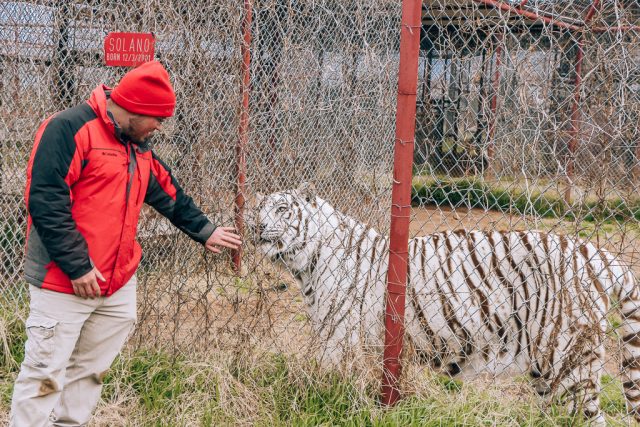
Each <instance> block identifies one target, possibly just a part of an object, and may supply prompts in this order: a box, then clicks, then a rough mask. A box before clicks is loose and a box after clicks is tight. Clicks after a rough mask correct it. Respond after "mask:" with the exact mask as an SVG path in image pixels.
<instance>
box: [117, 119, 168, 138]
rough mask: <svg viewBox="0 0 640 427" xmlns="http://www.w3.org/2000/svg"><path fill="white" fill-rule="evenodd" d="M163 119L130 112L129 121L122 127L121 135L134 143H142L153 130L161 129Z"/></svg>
mask: <svg viewBox="0 0 640 427" xmlns="http://www.w3.org/2000/svg"><path fill="white" fill-rule="evenodd" d="M164 120H165V117H152V116H142V115H139V114H131V116H130V117H129V123H128V124H127V125H126V126H123V127H122V133H123V136H125V137H127V138H128V139H129V140H131V142H133V143H135V144H141V143H144V142H145V141H146V140H148V139H149V138H150V137H151V135H153V133H154V132H155V131H157V130H160V129H162V122H164Z"/></svg>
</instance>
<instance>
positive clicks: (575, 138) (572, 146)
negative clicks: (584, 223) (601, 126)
mask: <svg viewBox="0 0 640 427" xmlns="http://www.w3.org/2000/svg"><path fill="white" fill-rule="evenodd" d="M599 3H600V0H594V1H593V3H592V4H591V7H590V8H589V11H588V12H587V16H586V17H585V19H584V22H585V25H586V24H588V23H589V21H591V19H592V18H593V16H594V15H595V13H596V11H597V9H598V7H599V6H600V4H599ZM576 49H577V51H576V62H575V81H574V89H573V105H572V106H571V129H570V131H569V134H570V139H569V147H568V148H569V158H568V160H567V188H566V189H565V192H564V199H565V201H566V202H567V204H570V203H571V190H572V188H573V182H572V178H573V175H574V169H575V155H576V151H577V149H578V142H579V139H580V113H581V110H580V91H581V90H582V63H583V61H584V33H583V32H581V33H580V34H578V40H577V42H576Z"/></svg>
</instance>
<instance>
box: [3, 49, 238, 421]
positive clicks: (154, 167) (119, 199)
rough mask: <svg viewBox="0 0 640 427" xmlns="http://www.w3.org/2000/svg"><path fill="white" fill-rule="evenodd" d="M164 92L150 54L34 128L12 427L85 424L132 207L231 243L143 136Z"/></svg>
mask: <svg viewBox="0 0 640 427" xmlns="http://www.w3.org/2000/svg"><path fill="white" fill-rule="evenodd" d="M175 99H176V98H175V94H174V92H173V88H172V86H171V83H170V81H169V75H168V73H167V71H166V70H165V69H164V68H163V67H162V65H161V64H160V63H159V62H157V61H152V62H148V63H145V64H143V65H141V66H139V67H138V68H136V69H134V70H131V71H130V72H128V73H127V74H126V75H125V76H124V77H123V78H122V80H121V81H120V83H119V84H118V85H117V86H116V88H115V89H113V90H111V89H110V88H108V87H106V86H104V85H101V86H99V87H97V88H96V89H95V90H94V91H93V92H92V94H91V97H90V98H89V100H88V101H87V102H86V103H84V104H82V105H79V106H76V107H74V108H71V109H68V110H65V111H63V112H60V113H58V114H54V115H53V116H52V117H50V118H48V119H47V120H45V121H44V123H43V124H42V125H41V126H40V129H39V130H38V132H37V133H36V137H35V145H34V147H33V151H32V153H31V158H30V160H29V164H28V167H27V187H26V192H25V200H26V203H27V210H28V214H29V216H28V221H27V249H26V259H25V277H26V280H27V282H28V283H29V284H30V294H31V301H30V313H29V317H28V318H27V320H26V329H27V342H26V345H25V359H24V362H23V363H22V366H21V369H20V374H19V375H18V378H17V380H16V383H15V388H14V392H13V400H12V403H11V417H10V423H11V425H12V426H16V427H39V426H46V425H50V424H51V422H53V425H55V426H79V425H86V423H88V421H89V419H90V417H91V414H92V412H93V410H94V408H95V406H96V404H97V402H98V399H99V398H100V392H101V389H102V380H103V378H104V376H105V374H106V372H107V370H108V369H109V367H110V366H111V363H112V362H113V360H114V358H115V357H116V355H117V354H118V353H119V352H120V350H121V348H122V346H123V345H124V342H125V341H126V338H127V336H128V334H129V332H130V331H131V329H132V327H133V324H134V322H135V319H136V283H137V282H136V276H135V271H136V268H137V267H138V264H139V262H140V257H141V249H140V245H139V244H138V243H137V242H136V240H135V235H136V229H137V223H138V218H139V215H140V209H141V208H142V204H143V203H147V204H149V205H151V206H153V207H154V208H155V209H156V210H157V211H159V212H160V213H161V214H162V215H164V216H165V217H167V218H168V219H169V220H170V221H171V222H172V223H173V224H174V225H175V226H176V227H178V228H179V229H180V230H181V231H183V232H184V233H186V234H187V235H189V237H191V238H192V239H193V240H195V241H197V242H200V243H202V244H204V245H205V247H206V248H207V249H209V250H210V251H212V252H214V253H218V252H220V247H221V246H224V247H227V248H231V249H237V248H238V247H239V245H240V244H241V240H240V236H238V235H237V234H235V233H233V228H231V227H215V226H214V225H213V224H212V223H211V222H209V220H208V219H207V218H206V217H205V216H204V214H203V213H202V212H201V211H200V210H199V209H198V208H197V207H196V206H195V204H194V203H193V200H192V199H191V198H190V197H189V196H187V195H186V194H185V193H184V192H183V191H182V189H181V188H180V186H179V185H178V183H177V181H176V180H175V179H174V178H173V176H172V175H171V171H170V169H169V168H168V167H167V166H166V165H165V164H164V163H163V162H162V161H160V159H158V158H157V157H156V156H155V154H154V153H153V152H152V151H151V150H150V149H149V147H148V145H147V143H146V142H147V139H148V138H149V137H150V136H151V134H153V133H154V132H155V131H156V130H159V129H161V128H162V122H163V120H164V119H165V118H167V117H170V116H172V115H173V110H174V107H175Z"/></svg>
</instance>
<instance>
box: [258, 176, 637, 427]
mask: <svg viewBox="0 0 640 427" xmlns="http://www.w3.org/2000/svg"><path fill="white" fill-rule="evenodd" d="M256 215H257V216H256V219H255V220H256V228H257V230H256V237H257V240H258V248H259V249H260V250H261V251H262V252H263V253H264V254H266V255H267V256H269V257H270V258H271V259H272V260H273V261H280V262H282V263H284V265H285V266H286V267H287V268H288V269H289V270H290V271H291V272H292V273H293V275H294V276H295V278H296V279H297V281H298V282H299V284H300V287H301V290H302V294H303V296H304V302H305V304H306V307H307V311H308V315H309V317H310V319H311V324H312V326H313V328H314V329H315V331H316V332H317V334H318V335H319V337H320V338H321V339H322V341H323V342H325V343H326V348H325V350H326V354H325V355H324V356H328V357H329V358H330V359H331V360H332V361H333V362H335V363H339V362H340V361H341V359H342V358H343V356H344V351H345V349H347V348H349V347H350V346H357V345H364V346H370V347H373V348H377V349H380V348H381V347H382V340H383V331H382V319H383V314H384V313H383V312H384V298H385V285H386V283H385V282H386V272H387V265H388V248H389V240H388V238H387V237H386V236H383V235H381V234H379V233H378V232H376V231H375V230H374V229H372V228H370V227H369V226H367V225H366V224H363V223H361V222H358V221H356V220H355V219H353V218H351V217H348V216H346V215H344V214H342V213H340V212H338V211H337V210H335V209H334V208H333V207H332V206H331V205H330V204H329V203H327V202H326V201H324V200H322V199H320V198H319V197H317V196H316V194H315V190H314V189H313V188H312V187H311V186H308V185H303V186H301V187H300V188H299V189H297V190H292V191H284V192H277V193H273V194H270V195H268V196H263V197H261V198H260V199H259V203H258V207H257V213H256ZM639 295H640V294H639V292H638V286H637V284H636V281H635V279H634V276H633V274H632V273H631V271H630V270H629V268H627V267H626V266H624V265H623V264H622V263H620V262H619V261H618V260H617V259H616V258H615V257H614V256H613V255H611V254H610V253H609V252H606V251H604V250H601V249H598V248H596V247H595V246H594V245H592V244H591V243H586V242H583V241H579V240H575V239H572V238H569V237H566V236H560V235H555V234H547V233H542V232H537V231H528V232H499V231H494V232H484V231H464V230H460V231H451V232H442V233H435V234H432V235H429V236H425V237H416V238H414V239H411V240H410V242H409V271H408V283H407V299H406V317H405V327H406V335H405V337H406V338H407V340H408V341H410V342H411V343H412V344H413V347H414V348H415V349H416V350H417V352H418V354H419V355H421V357H422V358H423V360H424V361H427V362H430V363H431V364H432V365H433V366H435V367H442V368H444V369H446V370H447V371H448V372H449V373H450V374H452V375H455V374H458V373H460V372H471V373H479V372H488V373H492V374H500V373H504V372H507V370H508V371H509V373H513V370H515V372H517V373H529V374H530V375H531V377H532V378H533V380H534V383H535V384H536V390H537V391H538V392H539V393H541V394H545V393H549V394H551V395H557V394H560V395H564V396H566V397H569V398H570V401H571V402H572V403H571V409H572V410H574V411H575V410H579V409H581V410H582V411H583V412H584V413H585V415H586V416H588V417H591V418H593V421H595V422H596V423H598V424H602V423H603V419H604V418H603V416H602V414H601V413H600V408H599V392H600V389H601V384H600V375H601V373H602V371H603V365H604V358H605V349H604V345H603V342H602V339H603V332H604V331H605V330H606V328H607V320H606V313H607V312H608V311H609V307H610V305H611V302H610V297H613V298H615V299H616V300H617V301H618V302H619V308H620V312H621V315H622V318H623V322H622V325H621V327H620V331H621V334H622V337H623V338H622V340H623V352H624V354H623V362H622V366H621V368H622V374H623V377H624V389H625V395H626V399H627V406H628V409H629V412H630V413H632V414H633V415H634V416H635V417H636V419H640V416H639V414H640V410H639V404H640V335H638V333H639V332H640V312H639V311H638V307H640V301H639V299H638V298H639Z"/></svg>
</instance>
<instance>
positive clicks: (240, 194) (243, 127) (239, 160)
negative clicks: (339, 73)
mask: <svg viewBox="0 0 640 427" xmlns="http://www.w3.org/2000/svg"><path fill="white" fill-rule="evenodd" d="M252 8H253V6H252V4H251V0H244V12H245V15H244V20H243V21H242V33H243V35H244V42H243V43H242V48H241V52H242V83H241V85H240V95H241V97H242V108H241V109H240V126H239V129H238V145H237V147H236V168H237V183H236V198H235V226H236V230H237V232H238V234H240V235H243V234H244V204H245V197H244V196H245V194H246V193H245V192H246V181H247V159H246V150H247V141H248V135H247V133H248V132H249V85H250V81H251V73H250V72H251V49H250V47H251V21H252ZM233 265H234V268H235V271H236V273H237V274H240V272H241V267H242V247H240V248H239V249H238V250H237V251H235V252H234V253H233Z"/></svg>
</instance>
